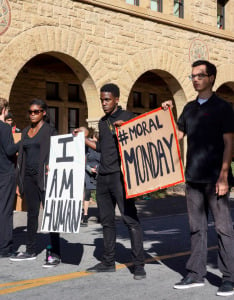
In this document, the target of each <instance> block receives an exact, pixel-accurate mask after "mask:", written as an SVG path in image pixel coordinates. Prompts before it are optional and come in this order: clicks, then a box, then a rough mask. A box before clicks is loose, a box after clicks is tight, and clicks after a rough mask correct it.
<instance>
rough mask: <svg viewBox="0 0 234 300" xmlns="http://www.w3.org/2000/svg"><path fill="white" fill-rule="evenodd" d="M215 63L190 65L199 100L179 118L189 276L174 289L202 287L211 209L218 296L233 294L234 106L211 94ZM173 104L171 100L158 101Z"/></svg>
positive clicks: (165, 105) (200, 62) (189, 106)
mask: <svg viewBox="0 0 234 300" xmlns="http://www.w3.org/2000/svg"><path fill="white" fill-rule="evenodd" d="M215 78H216V67H215V66H214V65H213V64H211V63H210V62H208V61H203V60H201V61H196V62H194V63H193V65H192V74H191V80H192V82H193V86H194V89H195V90H196V91H197V92H198V96H197V99H196V100H194V101H191V102H189V103H188V104H186V105H185V107H184V110H183V112H182V114H181V116H180V117H179V119H178V137H179V139H181V138H183V137H184V135H187V145H188V149H187V165H186V170H185V177H186V198H187V207H188V216H189V225H190V232H191V256H190V258H189V260H188V262H187V265H186V269H187V271H188V274H187V276H186V277H185V278H183V279H182V280H181V281H180V282H179V283H176V284H175V285H174V288H175V289H187V288H190V287H198V286H203V285H204V277H205V276H206V262H207V218H208V209H209V208H210V210H211V212H212V214H213V217H214V220H215V229H216V232H217V234H218V247H219V255H218V266H219V269H220V271H221V272H222V274H223V279H222V284H221V286H220V287H219V289H218V291H217V295H218V296H229V295H233V294H234V233H233V226H232V219H231V214H230V208H229V184H230V182H231V177H232V174H231V170H230V164H231V158H232V133H233V132H234V113H233V109H232V107H231V106H230V105H229V104H228V103H227V102H225V101H224V100H222V99H220V98H219V97H218V96H217V95H216V94H215V93H213V92H212V87H213V85H214V82H215ZM162 106H163V108H166V107H167V106H171V107H172V103H171V101H166V102H164V103H163V104H162Z"/></svg>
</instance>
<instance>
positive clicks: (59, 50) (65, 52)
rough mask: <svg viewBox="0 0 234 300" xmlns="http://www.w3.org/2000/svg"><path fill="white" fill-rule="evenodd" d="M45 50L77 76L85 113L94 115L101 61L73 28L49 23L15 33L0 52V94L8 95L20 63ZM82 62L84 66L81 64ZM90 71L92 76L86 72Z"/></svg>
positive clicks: (93, 49)
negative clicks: (84, 97) (86, 108)
mask: <svg viewBox="0 0 234 300" xmlns="http://www.w3.org/2000/svg"><path fill="white" fill-rule="evenodd" d="M42 53H48V54H50V55H52V56H55V57H57V58H59V59H60V60H62V61H63V62H64V63H66V64H67V65H68V66H69V67H70V68H71V69H72V70H73V72H74V73H75V74H76V76H77V77H78V78H79V79H80V81H81V84H82V87H83V89H84V91H85V95H86V99H87V106H88V112H89V115H88V117H89V118H90V119H96V118H97V114H98V115H101V114H102V112H101V108H100V111H99V112H97V110H95V109H93V108H94V107H97V105H96V103H97V100H98V99H99V95H98V94H99V93H98V92H97V88H96V85H95V82H98V81H99V80H100V77H99V74H100V73H99V72H100V68H102V69H103V68H104V67H103V66H101V61H100V60H99V54H98V53H99V52H98V51H97V49H96V48H95V46H93V45H90V44H88V43H86V42H84V41H83V39H82V37H80V36H79V34H78V33H77V32H73V31H69V30H65V29H61V28H57V27H52V26H40V27H36V28H32V29H30V30H28V31H25V32H23V33H21V34H20V35H19V36H17V37H16V38H15V39H14V40H13V41H12V42H11V43H10V44H9V45H8V46H6V47H5V48H4V50H3V51H2V52H1V53H0V69H1V74H2V76H1V75H0V76H1V77H0V79H1V87H2V89H1V95H2V96H4V97H5V98H7V99H8V98H9V95H10V92H11V88H12V85H13V83H14V80H15V78H16V76H17V74H18V72H19V70H21V69H22V68H23V66H24V65H25V64H26V63H27V62H28V61H29V60H30V59H32V58H33V57H35V56H37V55H39V54H42ZM84 66H85V67H84ZM90 74H92V76H91V75H90Z"/></svg>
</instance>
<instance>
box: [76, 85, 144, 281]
mask: <svg viewBox="0 0 234 300" xmlns="http://www.w3.org/2000/svg"><path fill="white" fill-rule="evenodd" d="M119 94H120V93H119V88H118V86H116V85H115V84H106V85H104V86H103V87H102V88H101V91H100V99H101V104H102V108H103V111H104V113H105V116H104V117H102V118H101V120H100V121H99V141H98V142H96V143H95V142H92V141H90V140H89V139H87V138H86V139H85V143H86V145H87V146H89V147H90V148H92V149H94V150H96V151H98V152H100V153H101V161H100V166H99V174H98V178H97V204H98V208H99V215H100V221H101V224H102V226H103V237H104V254H103V257H102V262H101V263H98V264H97V265H95V266H94V267H92V268H89V269H88V270H87V271H89V272H115V243H116V228H115V206H116V203H117V204H118V207H119V210H120V213H121V216H122V219H123V221H124V223H125V224H126V226H127V227H128V230H129V234H130V238H131V247H132V259H133V263H134V279H143V278H145V277H146V272H145V270H144V249H143V239H142V230H141V225H140V222H139V219H138V217H137V211H136V207H135V203H134V200H133V199H128V200H126V196H125V190H124V185H123V176H122V173H121V170H120V157H119V152H118V143H117V137H116V132H115V126H117V125H119V124H121V123H122V122H123V121H127V120H130V119H132V118H133V117H134V114H133V113H131V112H128V111H125V110H122V108H121V107H120V106H118V102H119ZM77 131H79V129H78V130H75V131H74V133H75V132H77Z"/></svg>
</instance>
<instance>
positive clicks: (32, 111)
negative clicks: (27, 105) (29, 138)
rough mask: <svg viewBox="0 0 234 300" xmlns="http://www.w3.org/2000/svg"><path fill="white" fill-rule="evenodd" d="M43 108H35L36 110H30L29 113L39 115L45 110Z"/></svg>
mask: <svg viewBox="0 0 234 300" xmlns="http://www.w3.org/2000/svg"><path fill="white" fill-rule="evenodd" d="M43 111H44V110H43V109H35V110H29V111H28V113H29V114H30V115H32V114H34V115H39V113H41V112H43Z"/></svg>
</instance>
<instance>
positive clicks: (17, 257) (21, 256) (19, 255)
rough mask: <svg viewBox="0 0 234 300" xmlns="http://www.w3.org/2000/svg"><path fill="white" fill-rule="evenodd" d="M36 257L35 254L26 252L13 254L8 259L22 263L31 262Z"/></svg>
mask: <svg viewBox="0 0 234 300" xmlns="http://www.w3.org/2000/svg"><path fill="white" fill-rule="evenodd" d="M36 258H37V256H36V254H35V253H32V254H30V253H28V252H19V253H15V254H14V255H12V256H11V257H10V260H11V261H23V260H33V259H36Z"/></svg>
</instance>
